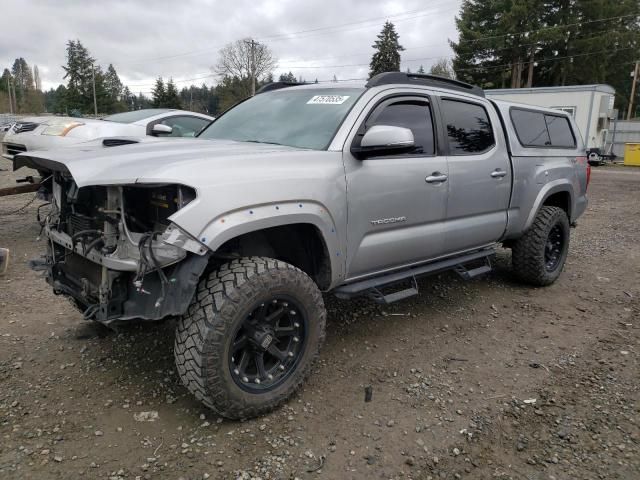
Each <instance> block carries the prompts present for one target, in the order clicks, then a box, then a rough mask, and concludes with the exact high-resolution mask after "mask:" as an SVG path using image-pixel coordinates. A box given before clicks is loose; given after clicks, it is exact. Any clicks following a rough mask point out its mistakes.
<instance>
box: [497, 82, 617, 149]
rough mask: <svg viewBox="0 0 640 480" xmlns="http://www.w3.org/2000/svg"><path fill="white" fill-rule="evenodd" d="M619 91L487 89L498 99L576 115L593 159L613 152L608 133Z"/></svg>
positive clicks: (580, 87)
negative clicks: (609, 145) (608, 143)
mask: <svg viewBox="0 0 640 480" xmlns="http://www.w3.org/2000/svg"><path fill="white" fill-rule="evenodd" d="M615 93H616V91H615V90H614V89H613V87H611V86H609V85H569V86H564V87H536V88H502V89H495V90H485V95H486V96H487V97H489V98H495V99H496V100H509V101H512V102H518V103H527V104H529V105H535V106H537V107H547V108H555V109H558V110H563V111H565V112H568V113H570V114H571V115H573V118H574V119H575V121H576V123H577V125H578V128H579V129H580V133H581V134H582V138H583V140H584V142H585V145H586V147H587V151H588V152H589V159H590V160H591V161H600V160H601V159H602V158H603V156H606V155H608V154H610V153H611V152H610V151H608V149H607V148H606V144H605V142H606V139H607V133H608V132H609V130H610V129H612V128H613V126H614V124H613V121H614V120H615V119H616V117H617V111H616V110H614V108H613V102H614V99H615ZM609 150H610V149H609Z"/></svg>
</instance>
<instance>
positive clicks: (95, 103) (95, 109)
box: [91, 63, 98, 117]
mask: <svg viewBox="0 0 640 480" xmlns="http://www.w3.org/2000/svg"><path fill="white" fill-rule="evenodd" d="M91 83H92V84H93V113H94V114H95V116H96V117H97V116H98V100H97V99H96V69H95V68H94V66H93V63H92V64H91Z"/></svg>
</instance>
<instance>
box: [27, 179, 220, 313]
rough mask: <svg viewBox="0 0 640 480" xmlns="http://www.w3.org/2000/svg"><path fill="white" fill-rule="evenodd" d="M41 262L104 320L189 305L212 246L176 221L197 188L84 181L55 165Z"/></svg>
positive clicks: (64, 290) (53, 280)
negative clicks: (81, 184)
mask: <svg viewBox="0 0 640 480" xmlns="http://www.w3.org/2000/svg"><path fill="white" fill-rule="evenodd" d="M52 180H53V183H52V190H53V191H52V203H51V210H50V212H49V213H48V215H47V216H46V217H45V219H44V221H43V229H44V233H45V235H46V237H47V238H48V240H49V241H48V247H47V254H46V256H45V259H44V261H41V262H39V264H38V267H39V269H42V270H45V272H46V279H47V282H48V283H49V284H50V285H51V286H52V287H53V290H54V292H55V293H56V294H63V295H66V296H68V297H70V298H71V299H72V301H73V303H74V304H75V305H76V306H77V307H78V308H79V309H80V310H81V311H82V312H83V314H84V316H85V318H90V319H95V320H97V321H100V322H102V323H110V322H113V321H115V320H127V319H131V318H142V319H150V320H158V319H161V318H164V317H166V316H169V315H180V314H182V313H184V312H185V310H186V308H187V307H188V305H189V302H190V301H191V299H192V297H193V294H194V292H195V288H196V285H197V283H198V281H199V278H200V275H201V274H202V272H203V271H204V269H205V267H206V266H207V263H208V261H209V254H208V249H207V247H205V246H204V245H202V244H201V243H200V242H198V241H197V240H196V239H194V238H193V237H191V236H190V235H188V234H187V233H185V232H184V231H182V230H181V229H180V228H179V227H177V226H176V225H175V224H173V223H172V222H171V220H170V218H171V216H172V215H174V214H175V213H176V212H177V211H178V210H180V209H181V208H184V207H185V206H186V205H187V204H189V203H190V202H191V201H193V200H194V199H195V196H196V194H195V191H194V190H193V189H192V188H190V187H185V186H183V185H175V184H169V185H167V184H163V185H158V184H153V185H151V184H134V185H117V186H86V187H82V188H78V187H77V185H76V183H75V182H74V180H73V178H72V177H71V175H70V174H69V173H68V172H64V171H54V172H53V179H52Z"/></svg>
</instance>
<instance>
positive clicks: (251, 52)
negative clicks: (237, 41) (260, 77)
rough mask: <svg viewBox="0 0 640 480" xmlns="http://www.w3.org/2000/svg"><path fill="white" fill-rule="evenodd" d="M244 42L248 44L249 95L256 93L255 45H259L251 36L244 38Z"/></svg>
mask: <svg viewBox="0 0 640 480" xmlns="http://www.w3.org/2000/svg"><path fill="white" fill-rule="evenodd" d="M244 43H246V44H247V45H249V55H250V58H249V70H250V72H249V76H250V77H251V96H252V97H253V96H254V95H255V94H256V45H259V43H258V42H256V41H255V40H254V39H253V38H252V39H251V40H245V41H244Z"/></svg>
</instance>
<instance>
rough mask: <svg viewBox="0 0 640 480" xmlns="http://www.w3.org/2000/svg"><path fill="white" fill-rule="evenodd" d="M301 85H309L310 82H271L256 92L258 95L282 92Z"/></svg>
mask: <svg viewBox="0 0 640 480" xmlns="http://www.w3.org/2000/svg"><path fill="white" fill-rule="evenodd" d="M299 85H309V82H271V83H267V84H266V85H263V86H261V87H260V88H259V89H258V91H257V92H256V95H257V94H259V93H265V92H270V91H271V90H280V89H281V88H287V87H297V86H299Z"/></svg>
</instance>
